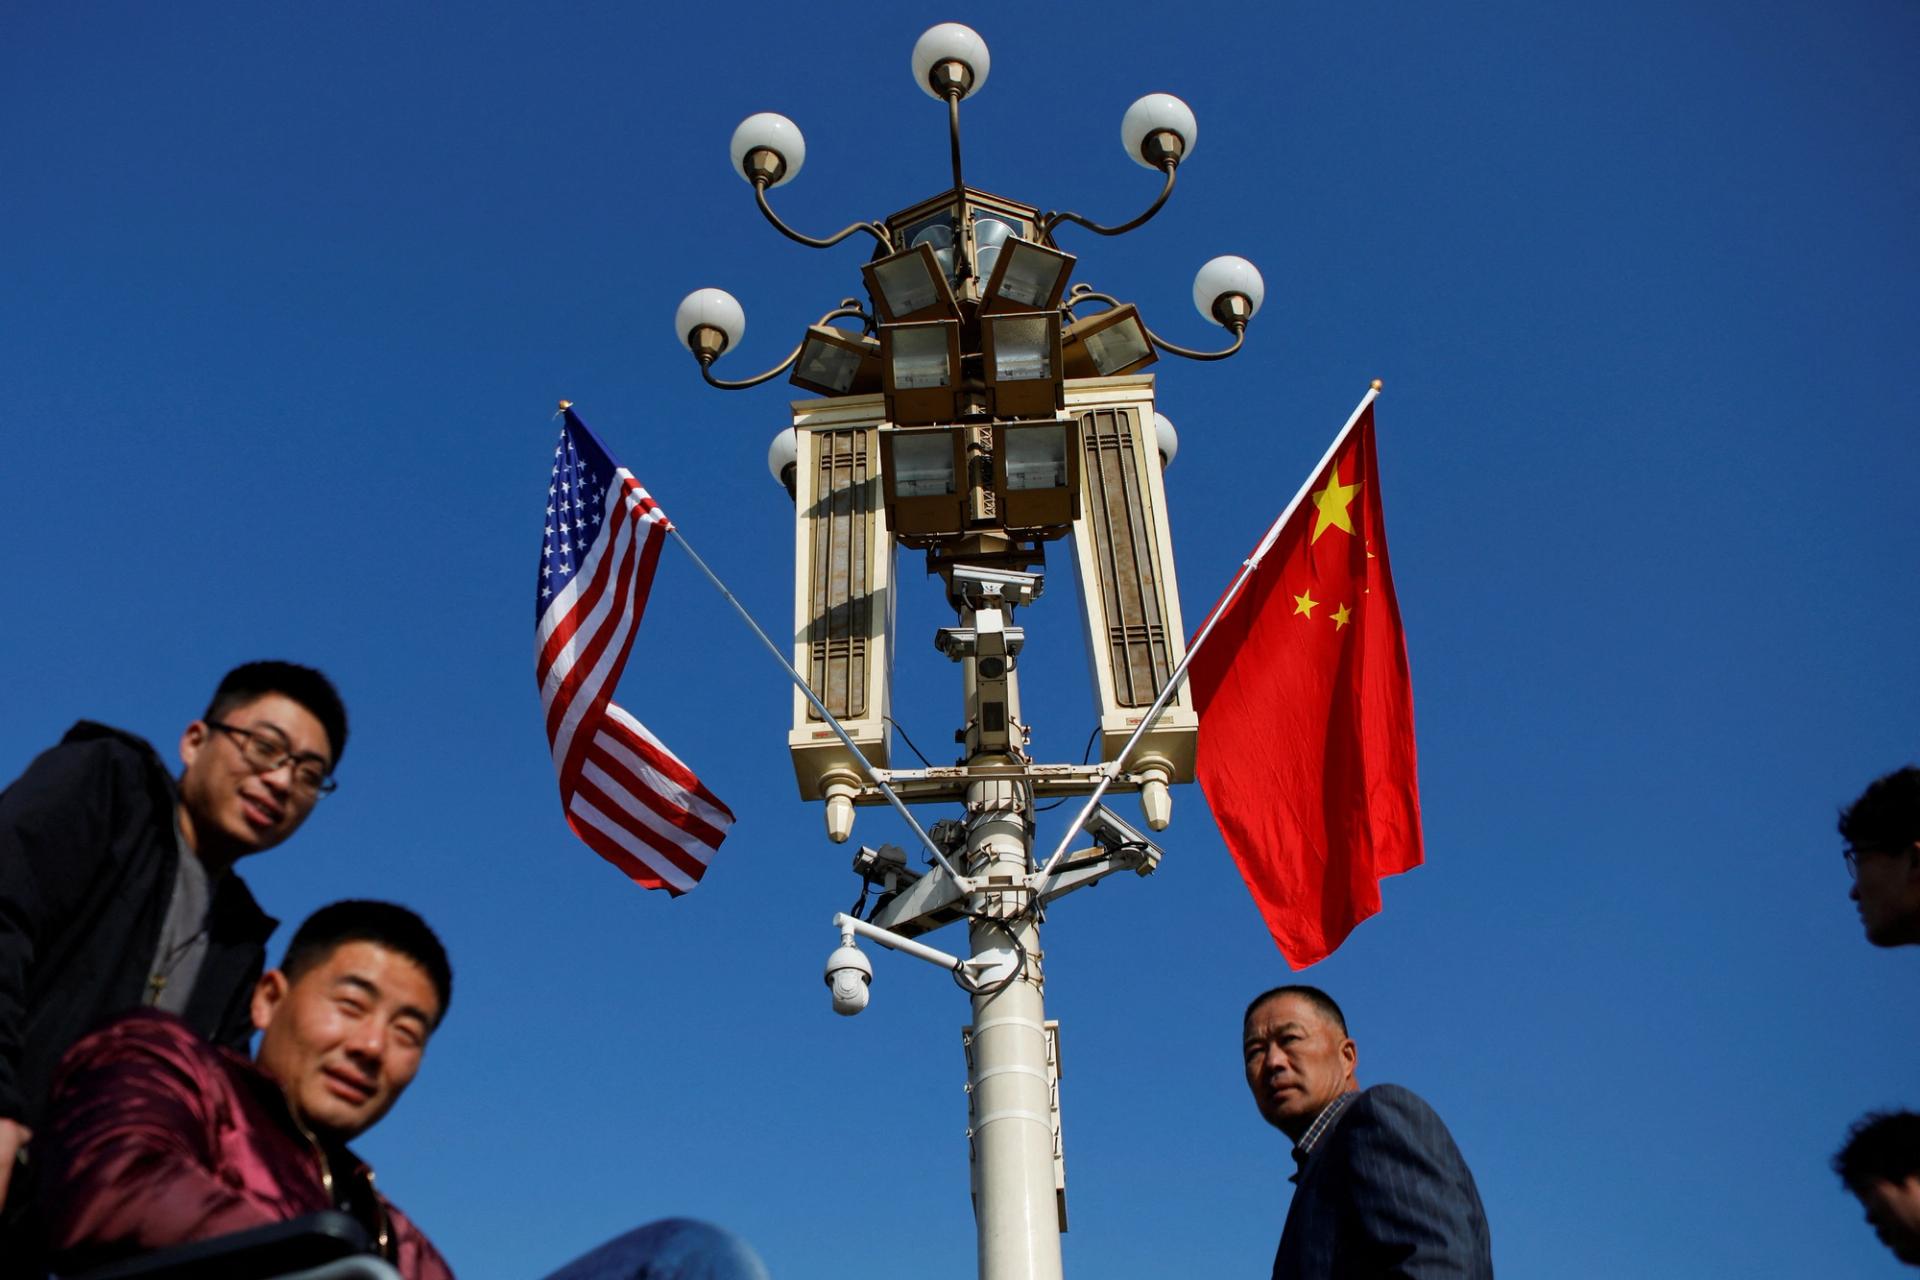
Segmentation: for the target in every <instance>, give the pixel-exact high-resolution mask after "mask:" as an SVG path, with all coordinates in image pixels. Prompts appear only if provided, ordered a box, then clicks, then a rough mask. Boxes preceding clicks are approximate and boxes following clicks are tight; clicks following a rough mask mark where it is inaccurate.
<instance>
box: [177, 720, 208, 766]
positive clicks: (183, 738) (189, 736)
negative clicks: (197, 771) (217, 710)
mask: <svg viewBox="0 0 1920 1280" xmlns="http://www.w3.org/2000/svg"><path fill="white" fill-rule="evenodd" d="M212 732H213V730H211V729H209V728H208V727H207V722H206V721H205V720H195V721H194V722H193V723H192V724H190V725H188V726H187V727H186V728H185V729H182V730H181V731H180V763H181V765H182V766H183V767H185V768H188V769H191V768H193V761H194V757H196V756H198V755H199V754H200V750H201V748H202V747H205V746H206V745H207V735H208V734H210V733H212Z"/></svg>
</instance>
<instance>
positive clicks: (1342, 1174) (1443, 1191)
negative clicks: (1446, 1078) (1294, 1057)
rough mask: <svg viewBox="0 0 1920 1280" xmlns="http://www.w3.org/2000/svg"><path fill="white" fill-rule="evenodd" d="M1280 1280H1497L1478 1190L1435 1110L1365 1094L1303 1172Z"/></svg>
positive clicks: (1398, 1096)
mask: <svg viewBox="0 0 1920 1280" xmlns="http://www.w3.org/2000/svg"><path fill="white" fill-rule="evenodd" d="M1299 1178H1300V1181H1299V1185H1298V1186H1297V1187H1296V1188H1295V1190H1294V1193H1293V1204H1292V1206H1291V1207H1289V1209H1288V1210H1287V1225H1286V1228H1285V1230H1284V1231H1282V1233H1281V1235H1280V1249H1279V1252H1278V1253H1277V1254H1276V1255H1275V1257H1274V1260H1273V1274H1274V1280H1363V1278H1364V1280H1385V1278H1387V1277H1394V1278H1396V1280H1440V1278H1442V1277H1445V1278H1446V1280H1492V1276H1493V1255H1492V1247H1491V1244H1490V1242H1489V1239H1488V1232H1487V1213H1486V1210H1485V1209H1484V1208H1482V1207H1481V1204H1480V1191H1479V1188H1477V1187H1475V1186H1474V1184H1473V1174H1472V1173H1471V1172H1470V1171H1469V1170H1468V1169H1467V1162H1466V1161H1465V1160H1464V1159H1462V1158H1461V1155H1460V1149H1459V1148H1458V1147H1456V1146H1455V1145H1454V1143H1453V1135H1452V1134H1450V1133H1448V1132H1447V1126H1446V1125H1445V1123H1443V1122H1442V1121H1441V1119H1440V1117H1439V1116H1438V1115H1435V1114H1434V1110H1433V1108H1432V1107H1430V1106H1428V1105H1427V1104H1426V1103H1425V1102H1423V1101H1421V1100H1420V1097H1419V1096H1418V1095H1417V1094H1415V1093H1413V1092H1411V1091H1410V1090H1407V1089H1403V1088H1401V1087H1400V1086H1399V1085H1396V1084H1382V1085H1375V1086H1374V1087H1373V1088H1371V1089H1367V1090H1365V1091H1364V1092H1362V1093H1361V1094H1360V1095H1359V1096H1358V1097H1357V1098H1355V1099H1354V1100H1353V1102H1352V1103H1351V1104H1350V1105H1349V1106H1348V1107H1347V1109H1346V1110H1345V1111H1344V1112H1342V1113H1341V1114H1340V1117H1339V1118H1338V1119H1337V1120H1335V1121H1334V1122H1333V1127H1332V1128H1331V1129H1329V1130H1327V1132H1326V1133H1324V1134H1322V1135H1321V1136H1320V1139H1319V1141H1317V1142H1316V1143H1314V1146H1313V1150H1312V1151H1311V1152H1310V1153H1309V1154H1308V1156H1307V1160H1306V1164H1305V1165H1303V1166H1302V1167H1301V1169H1300V1174H1299Z"/></svg>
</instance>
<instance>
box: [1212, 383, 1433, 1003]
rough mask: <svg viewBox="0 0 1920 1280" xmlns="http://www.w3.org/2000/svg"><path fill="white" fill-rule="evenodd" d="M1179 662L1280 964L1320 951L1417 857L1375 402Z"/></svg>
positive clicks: (1224, 816)
mask: <svg viewBox="0 0 1920 1280" xmlns="http://www.w3.org/2000/svg"><path fill="white" fill-rule="evenodd" d="M1267 543H1268V544H1270V545H1266V550H1265V552H1264V555H1263V553H1262V552H1261V551H1258V550H1256V551H1255V553H1254V556H1253V557H1252V558H1253V559H1255V560H1258V561H1259V564H1258V565H1257V567H1256V568H1254V569H1253V571H1252V573H1251V576H1250V577H1249V578H1248V581H1247V583H1246V586H1245V588H1244V589H1243V590H1242V591H1241V592H1240V594H1239V595H1238V596H1237V597H1235V598H1234V599H1233V600H1232V601H1230V602H1229V603H1228V604H1227V605H1226V607H1225V612H1224V613H1222V614H1221V616H1220V619H1219V621H1218V623H1217V624H1215V627H1214V633H1213V635H1212V636H1211V637H1209V638H1208V641H1207V643H1205V644H1203V645H1202V646H1201V647H1200V649H1199V650H1198V652H1197V653H1196V654H1195V656H1194V659H1193V662H1192V664H1191V667H1190V669H1189V678H1190V679H1191V681H1192V687H1193V692H1194V700H1195V705H1196V706H1197V707H1198V708H1199V712H1200V739H1199V748H1198V774H1199V779H1200V786H1201V788H1202V789H1203V790H1204V791H1205V792H1206V796H1207V803H1208V805H1209V806H1211V808H1212V809H1213V816H1214V820H1215V821H1216V822H1217V823H1219V826H1220V834H1221V836H1222V837H1223V838H1224V839H1225V840H1226V842H1227V847H1228V848H1229V849H1231V850H1232V851H1233V857H1234V861H1236V862H1237V863H1239V865H1240V874H1241V876H1242V877H1243V878H1244V879H1245V880H1246V882H1247V887H1248V888H1249V889H1251V890H1252V891H1253V900H1254V903H1255V905H1257V906H1258V907H1259V909H1260V914H1261V916H1262V917H1263V918H1265V920H1266V922H1267V927H1268V929H1270V930H1272V932H1273V939H1274V941H1275V942H1277V943H1279V944H1280V951H1281V954H1283V955H1284V956H1285V957H1286V959H1287V963H1288V964H1289V965H1291V966H1292V967H1293V968H1296V969H1300V968H1304V967H1306V966H1307V965H1310V964H1313V963H1315V962H1317V961H1320V960H1324V959H1326V958H1327V956H1329V955H1331V954H1332V953H1333V951H1334V949H1335V948H1336V947H1338V946H1339V945H1340V944H1341V942H1343V941H1345V939H1346V936H1347V935H1348V934H1349V933H1351V932H1352V931H1353V927H1354V926H1355V925H1357V924H1359V923H1360V922H1361V921H1362V920H1365V919H1366V918H1367V917H1368V916H1370V915H1372V914H1373V913H1374V912H1376V911H1378V910H1379V909H1380V883H1379V882H1380V880H1381V879H1382V878H1383V877H1385V876H1390V875H1395V874H1398V873H1399V872H1402V871H1407V870H1410V869H1411V868H1413V867H1417V866H1419V865H1420V862H1421V860H1422V859H1421V840H1420V792H1419V782H1418V780H1417V778H1416V777H1415V768H1414V745H1413V683H1412V680H1411V678H1410V677H1409V675H1408V672H1407V647H1406V641H1405V638H1404V636H1403V634H1402V632H1401V628H1400V606H1399V604H1398V602H1397V601H1395V599H1394V595H1393V575H1392V573H1391V572H1390V571H1389V570H1388V567H1387V539H1386V525H1385V523H1384V521H1383V519H1382V517H1381V510H1380V474H1379V470H1378V468H1377V467H1376V466H1375V463H1374V445H1373V403H1372V400H1371V399H1370V398H1369V400H1368V401H1367V402H1366V403H1365V404H1364V405H1363V407H1362V409H1361V411H1360V412H1359V414H1358V415H1357V416H1356V419H1355V422H1354V423H1353V424H1352V425H1351V429H1350V430H1349V431H1347V432H1346V433H1345V439H1344V440H1341V441H1337V442H1336V445H1335V447H1334V449H1333V451H1332V457H1331V458H1330V460H1329V461H1328V462H1327V463H1326V465H1325V466H1323V467H1322V468H1321V470H1320V473H1319V474H1318V475H1317V476H1315V477H1314V479H1313V481H1312V482H1311V483H1310V484H1309V485H1308V486H1307V490H1306V497H1305V501H1303V502H1301V503H1300V504H1299V506H1298V507H1297V508H1296V509H1295V510H1294V512H1293V514H1292V515H1291V516H1290V517H1289V518H1288V519H1287V520H1286V521H1285V523H1284V524H1283V525H1282V526H1281V527H1280V528H1279V530H1278V532H1277V534H1270V535H1269V538H1268V539H1267Z"/></svg>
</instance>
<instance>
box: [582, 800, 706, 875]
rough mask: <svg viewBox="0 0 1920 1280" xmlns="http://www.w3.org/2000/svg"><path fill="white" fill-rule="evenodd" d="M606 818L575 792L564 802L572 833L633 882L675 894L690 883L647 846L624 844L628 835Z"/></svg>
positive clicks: (628, 837) (627, 839) (629, 838)
mask: <svg viewBox="0 0 1920 1280" xmlns="http://www.w3.org/2000/svg"><path fill="white" fill-rule="evenodd" d="M605 822H606V819H605V818H603V817H601V815H600V814H599V813H598V812H597V811H596V810H595V809H594V808H593V806H592V805H591V804H590V803H588V802H587V801H586V800H584V799H583V798H581V797H579V796H575V797H574V798H573V801H572V803H571V804H570V805H569V806H568V812H567V825H568V826H569V827H571V828H573V833H574V834H575V835H576V836H579V837H580V839H581V840H582V841H583V842H585V844H586V845H587V847H588V848H590V849H592V850H593V851H594V852H595V853H597V854H599V855H600V856H601V857H603V858H605V859H606V860H607V861H608V862H611V863H612V864H613V865H614V866H616V867H619V868H620V870H622V871H624V872H625V873H626V875H627V878H628V879H629V880H631V881H633V882H634V883H635V884H637V885H640V886H642V887H644V888H648V889H665V890H666V891H667V892H669V893H671V894H673V895H674V896H676V897H678V896H679V895H680V894H683V893H685V892H686V891H687V890H689V889H691V888H692V887H693V882H692V881H690V880H689V879H688V878H687V877H686V876H684V875H682V874H681V873H680V872H679V870H678V869H676V868H674V867H673V866H672V865H671V864H669V865H668V866H666V867H664V868H662V867H660V866H659V865H658V864H657V863H656V861H655V859H656V858H657V856H658V855H656V854H655V853H654V852H653V851H652V850H651V849H646V848H644V846H643V847H642V848H641V849H640V850H634V849H630V848H628V847H627V842H628V841H631V840H632V837H630V836H627V837H623V836H622V834H621V833H620V829H619V828H617V827H612V828H609V827H606V826H604V825H603V824H605Z"/></svg>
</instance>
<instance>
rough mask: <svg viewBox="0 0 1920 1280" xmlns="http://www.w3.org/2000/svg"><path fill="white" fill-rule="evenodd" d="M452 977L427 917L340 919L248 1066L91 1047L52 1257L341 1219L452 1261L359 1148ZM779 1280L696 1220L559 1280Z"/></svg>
mask: <svg viewBox="0 0 1920 1280" xmlns="http://www.w3.org/2000/svg"><path fill="white" fill-rule="evenodd" d="M452 994H453V973H452V969H451V967H450V966H449V964H448V961H447V956H446V952H445V950H444V949H443V948H442V947H441V945H440V941H439V939H438V938H436V937H435V936H434V934H433V931H432V930H431V929H429V928H428V927H427V925H426V924H425V922H423V921H422V920H421V919H420V918H419V917H418V916H417V915H415V914H414V913H413V912H411V911H409V910H407V909H406V908H405V907H400V906H395V905H393V904H392V903H386V902H364V901H352V902H337V903H334V904H333V905H332V906H328V907H323V908H321V909H320V910H319V911H317V912H315V913H314V915H313V916H312V917H311V918H309V919H308V920H307V922H306V923H305V924H303V925H301V926H300V929H299V932H297V933H296V934H295V935H294V938H293V942H292V943H291V944H290V945H289V946H288V948H287V956H286V959H285V960H284V961H283V962H282V963H281V967H280V968H278V969H274V970H271V971H269V972H267V973H266V974H264V975H262V976H261V978H260V981H259V983H258V985H256V986H255V988H254V993H253V1001H252V1017H253V1022H254V1025H255V1026H257V1027H258V1028H259V1029H260V1047H259V1049H258V1051H257V1052H256V1054H255V1055H254V1059H253V1061H251V1062H249V1061H247V1060H246V1059H245V1058H242V1057H241V1056H240V1055H238V1054H236V1053H233V1052H231V1051H229V1050H225V1049H219V1048H215V1047H214V1046H211V1045H209V1044H207V1043H206V1042H204V1041H203V1040H201V1039H200V1038H199V1037H198V1036H196V1035H195V1034H194V1033H193V1031H192V1030H191V1028H189V1027H187V1026H186V1025H185V1024H184V1023H182V1022H181V1021H180V1020H179V1019H178V1018H175V1017H173V1016H171V1015H169V1014H165V1013H160V1012H154V1011H145V1010H143V1011H140V1012H136V1013H132V1014H128V1015H126V1016H125V1017H123V1018H121V1019H119V1020H117V1021H115V1022H113V1023H110V1024H109V1025H107V1026H106V1027H104V1028H102V1029H101V1030H100V1031H97V1032H95V1033H94V1034H93V1035H90V1036H88V1037H87V1038H85V1039H83V1040H81V1041H80V1042H79V1043H78V1044H76V1045H75V1046H74V1047H73V1049H72V1050H71V1051H70V1052H69V1053H68V1054H67V1056H66V1058H65V1060H64V1061H63V1062H62V1063H61V1066H60V1073H59V1076H58V1077H57V1079H56V1081H55V1085H54V1091H53V1098H52V1102H51V1104H50V1106H49V1108H48V1124H47V1129H48V1133H47V1135H46V1137H45V1138H44V1139H43V1142H44V1145H45V1147H46V1150H47V1163H48V1177H47V1185H46V1188H45V1192H44V1194H43V1196H42V1203H43V1205H44V1207H45V1218H46V1227H47V1234H48V1244H49V1245H50V1247H51V1250H52V1253H53V1256H54V1259H55V1261H56V1262H57V1263H58V1265H60V1266H61V1267H62V1268H63V1269H64V1270H65V1271H67V1272H78V1271H83V1270H86V1269H89V1268H92V1267H97V1266H102V1265H105V1264H108V1263H111V1262H115V1261H118V1260H120V1259H122V1258H127V1257H132V1256H137V1255H140V1254H143V1253H146V1252H149V1251H151V1250H155V1249H164V1248H167V1247H169V1246H172V1245H179V1244H187V1243H191V1242H194V1241H198V1240H206V1239H210V1238H212V1237H215V1236H221V1235H227V1234H230V1233H232V1232H236V1231H243V1230H246V1229H248V1228H250V1227H257V1226H263V1225H266V1224H268V1223H274V1222H283V1221H286V1220H288V1219H291V1218H297V1217H301V1216H303V1215H305V1214H309V1213H316V1212H319V1211H321V1210H326V1209H337V1210H340V1211H343V1212H345V1213H348V1214H350V1215H352V1216H353V1217H354V1218H356V1219H357V1220H358V1221H359V1222H360V1223H361V1225H362V1226H364V1227H365V1228H366V1230H367V1234H368V1237H369V1238H370V1239H372V1240H373V1241H374V1242H375V1244H376V1245H377V1247H378V1248H379V1251H380V1252H381V1254H382V1255H383V1256H385V1257H386V1258H387V1259H388V1261H390V1262H392V1263H393V1264H394V1266H395V1267H396V1268H398V1270H399V1271H400V1274H401V1275H402V1276H403V1277H405V1278H406V1280H452V1272H451V1270H450V1269H449V1268H448V1266H447V1263H446V1261H445V1259H443V1258H442V1257H441V1256H440V1253H439V1252H438V1251H437V1250H436V1249H435V1248H434V1247H433V1245H432V1243H431V1242H429V1241H428V1239H427V1238H426V1236H425V1234H423V1233H422V1232H421V1231H420V1229H419V1228H418V1227H416V1226H415V1225H414V1224H413V1222H412V1221H411V1220H410V1219H409V1218H407V1216H406V1215H405V1214H403V1213H401V1212H400V1211H399V1210H398V1209H396V1208H394V1206H393V1205H392V1204H391V1203H390V1202H388V1200H387V1199H386V1197H385V1196H383V1195H381V1194H380V1193H379V1192H378V1191H376V1190H375V1189H374V1185H373V1175H372V1171H371V1170H369V1169H368V1168H367V1166H366V1164H365V1163H364V1162H363V1161H361V1160H360V1158H359V1157H358V1156H356V1155H354V1153H353V1152H352V1151H351V1150H350V1149H349V1148H348V1147H347V1145H346V1144H347V1143H348V1142H349V1141H351V1140H352V1139H354V1138H356V1137H358V1136H359V1135H360V1134H362V1133H364V1132H365V1131H366V1130H367V1129H369V1128H371V1127H372V1126H373V1125H374V1124H375V1123H376V1122H378V1121H379V1120H380V1118H381V1117H382V1116H384V1115H386V1113H387V1112H388V1110H390V1109H391V1108H392V1106H393V1105H394V1103H396V1102H398V1101H399V1099H400V1095H401V1094H402V1093H404V1092H405V1091H406V1089H407V1087H408V1085H410V1084H411V1083H412V1081H413V1078H414V1075H415V1073H416V1072H418V1071H419V1069H420V1063H421V1059H422V1057H423V1056H424V1054H425V1052H426V1048H427V1044H428V1041H429V1040H430V1039H431V1037H432V1035H433V1033H434V1030H435V1029H436V1028H437V1027H438V1026H439V1025H440V1022H441V1019H442V1018H443V1017H444V1016H445V1014H446V1009H447V1004H448V1001H449V1000H450V999H451V998H452ZM602 1277H604V1278H607V1280H614V1278H616V1277H618V1278H624V1280H642V1278H646V1280H766V1272H765V1270H764V1268H763V1267H761V1265H760V1262H759V1260H758V1258H757V1257H755V1256H754V1254H753V1252H752V1250H751V1249H749V1248H748V1247H747V1246H746V1244H745V1243H744V1242H742V1241H740V1240H739V1239H738V1238H737V1237H735V1236H733V1235H731V1234H730V1233H728V1232H725V1231H722V1230H721V1229H719V1228H717V1227H712V1226H708V1225H706V1224H704V1223H698V1222H690V1221H685V1220H668V1221H663V1222H657V1223H652V1224H649V1225H648V1226H645V1227H642V1228H640V1229H638V1230H637V1231H634V1232H630V1233H628V1234H627V1235H625V1236H622V1237H620V1238H619V1239H617V1240H614V1241H612V1242H610V1243H609V1244H607V1245H605V1246H603V1247H602V1248H601V1249H599V1250H596V1251H595V1252H594V1253H591V1254H588V1255H587V1256H586V1257H584V1258H582V1259H580V1260H579V1261H578V1262H576V1263H574V1264H572V1265H570V1266H569V1267H567V1268H565V1269H564V1270H562V1271H561V1272H558V1273H556V1275H555V1277H554V1280H600V1278H602Z"/></svg>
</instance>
